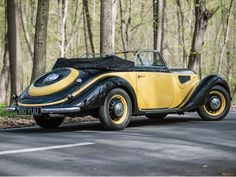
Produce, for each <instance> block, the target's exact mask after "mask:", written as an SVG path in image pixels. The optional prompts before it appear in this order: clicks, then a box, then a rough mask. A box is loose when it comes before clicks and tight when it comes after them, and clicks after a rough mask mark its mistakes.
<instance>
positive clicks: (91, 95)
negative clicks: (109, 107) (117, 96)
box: [70, 77, 137, 110]
mask: <svg viewBox="0 0 236 177" xmlns="http://www.w3.org/2000/svg"><path fill="white" fill-rule="evenodd" d="M113 88H122V89H124V90H125V91H126V92H127V93H128V94H129V96H130V99H131V101H132V104H133V107H135V108H136V106H137V101H136V96H135V92H134V89H133V87H132V86H131V85H130V83H129V82H128V81H126V80H125V79H123V78H120V77H111V78H107V79H105V80H102V81H101V82H99V83H95V84H93V85H92V86H91V87H90V88H89V89H88V91H86V92H85V93H84V94H82V95H80V96H78V97H75V98H73V100H71V103H70V104H71V106H78V105H79V107H80V108H81V110H91V109H95V108H98V107H100V106H102V105H103V104H104V101H105V98H106V96H107V94H108V93H109V92H110V91H111V90H112V89H113ZM133 110H136V109H133Z"/></svg>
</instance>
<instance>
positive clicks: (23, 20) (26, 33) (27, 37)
mask: <svg viewBox="0 0 236 177" xmlns="http://www.w3.org/2000/svg"><path fill="white" fill-rule="evenodd" d="M19 6H20V7H19V12H20V20H21V26H22V29H23V34H24V37H25V42H26V44H27V47H28V50H29V54H30V57H31V58H33V49H32V45H31V39H30V35H29V31H28V28H27V23H26V21H27V20H26V17H25V14H24V13H23V11H22V1H19Z"/></svg>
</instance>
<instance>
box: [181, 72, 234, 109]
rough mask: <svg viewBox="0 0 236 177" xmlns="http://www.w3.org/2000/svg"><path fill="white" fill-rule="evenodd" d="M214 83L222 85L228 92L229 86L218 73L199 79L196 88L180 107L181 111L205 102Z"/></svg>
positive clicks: (194, 107)
mask: <svg viewBox="0 0 236 177" xmlns="http://www.w3.org/2000/svg"><path fill="white" fill-rule="evenodd" d="M216 85H220V86H222V87H224V88H225V89H226V90H227V91H228V92H229V94H230V89H229V86H228V84H227V82H226V81H225V80H224V79H222V78H221V77H220V76H218V75H210V76H207V77H205V78H204V79H202V80H201V82H200V83H199V85H198V86H197V88H196V89H195V90H194V92H193V93H192V96H191V97H190V98H189V100H188V101H187V102H186V104H185V105H184V106H183V107H182V108H181V109H183V111H192V110H195V109H196V108H198V107H199V106H202V105H204V104H206V102H207V100H208V98H209V93H210V90H211V89H212V87H214V86H216Z"/></svg>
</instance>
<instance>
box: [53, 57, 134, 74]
mask: <svg viewBox="0 0 236 177" xmlns="http://www.w3.org/2000/svg"><path fill="white" fill-rule="evenodd" d="M62 67H71V68H75V69H104V70H133V69H134V62H132V61H128V60H125V59H122V58H120V57H117V56H114V55H110V56H105V57H100V58H70V59H66V58H59V59H57V61H56V63H55V65H54V66H53V70H54V69H57V68H62Z"/></svg>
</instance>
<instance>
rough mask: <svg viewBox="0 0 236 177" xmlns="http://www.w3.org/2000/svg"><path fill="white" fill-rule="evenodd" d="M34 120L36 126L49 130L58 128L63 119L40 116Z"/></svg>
mask: <svg viewBox="0 0 236 177" xmlns="http://www.w3.org/2000/svg"><path fill="white" fill-rule="evenodd" d="M34 120H35V122H36V124H37V125H38V126H40V127H42V128H45V129H50V128H57V127H59V126H60V125H61V124H62V122H63V120H64V117H55V118H54V117H53V118H50V117H49V115H42V116H34Z"/></svg>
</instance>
